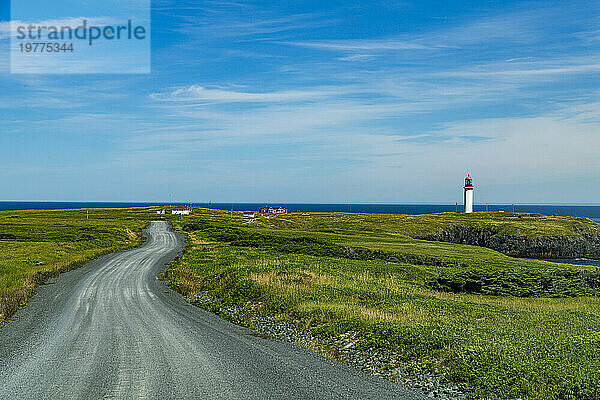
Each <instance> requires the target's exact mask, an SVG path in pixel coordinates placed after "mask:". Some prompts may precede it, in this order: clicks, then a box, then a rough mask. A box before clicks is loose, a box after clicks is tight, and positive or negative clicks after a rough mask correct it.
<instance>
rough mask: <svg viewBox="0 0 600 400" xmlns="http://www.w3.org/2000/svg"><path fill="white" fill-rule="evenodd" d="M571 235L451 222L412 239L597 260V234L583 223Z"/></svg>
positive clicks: (532, 255) (517, 253)
mask: <svg viewBox="0 0 600 400" xmlns="http://www.w3.org/2000/svg"><path fill="white" fill-rule="evenodd" d="M573 233H574V234H573V235H572V236H535V237H527V236H525V235H523V234H520V233H513V234H509V233H506V232H499V231H498V229H497V228H496V227H495V226H489V227H475V226H464V225H454V224H453V225H450V226H448V227H447V228H446V229H444V230H443V231H441V232H440V233H437V234H427V235H422V236H419V235H412V237H414V238H415V239H424V240H434V241H441V242H449V243H458V244H469V245H474V246H482V247H488V248H490V249H493V250H496V251H499V252H501V253H504V254H508V255H510V256H514V257H528V258H581V257H586V258H595V259H600V234H599V233H598V231H593V230H590V229H589V228H588V227H586V226H584V225H580V226H575V228H574V232H573Z"/></svg>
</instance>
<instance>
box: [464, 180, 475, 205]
mask: <svg viewBox="0 0 600 400" xmlns="http://www.w3.org/2000/svg"><path fill="white" fill-rule="evenodd" d="M464 189H465V214H471V213H472V212H473V178H471V175H467V177H466V178H465V188H464Z"/></svg>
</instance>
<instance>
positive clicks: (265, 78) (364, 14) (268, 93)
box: [0, 0, 600, 203]
mask: <svg viewBox="0 0 600 400" xmlns="http://www.w3.org/2000/svg"><path fill="white" fill-rule="evenodd" d="M132 1H133V0H132ZM135 1H138V0H135ZM82 3H83V4H85V2H82ZM0 5H1V6H2V7H0V20H2V21H5V22H4V23H3V24H2V25H0V71H1V72H2V74H1V75H0V156H1V160H2V169H1V170H0V182H1V183H2V187H3V188H4V190H3V191H2V196H1V197H2V199H4V200H80V201H93V200H99V201H100V200H102V201H111V200H114V201H161V200H167V199H168V198H169V194H170V193H172V195H173V198H174V200H177V201H194V202H205V201H209V200H212V201H215V202H220V201H222V202H315V203H319V202H348V201H351V202H354V203H358V202H388V203H409V202H421V203H454V202H455V201H459V202H460V201H461V195H462V193H461V185H462V183H463V179H464V176H465V175H466V173H467V172H468V173H471V175H472V176H473V177H474V179H475V182H474V183H475V185H476V203H482V202H490V203H493V202H496V203H503V202H504V203H513V202H515V203H600V157H598V150H599V149H600V80H599V78H600V53H599V50H600V3H598V2H597V1H594V2H592V1H571V2H569V1H566V2H565V1H561V2H558V1H556V2H548V1H543V2H522V1H477V2H447V1H444V2H442V1H440V2H428V1H398V2H392V1H364V2H360V4H358V5H355V4H350V2H347V1H304V2H303V1H295V2H288V1H255V2H247V1H244V2H228V1H194V2H191V1H189V2H188V1H182V0H178V1H175V0H172V1H171V0H155V1H153V2H152V73H151V74H137V75H132V74H58V75H57V74H37V75H33V74H11V73H9V63H8V48H9V47H8V46H9V39H8V33H7V32H8V23H7V22H6V21H8V20H9V19H10V12H9V11H8V10H9V2H8V1H7V0H0ZM37 11H38V13H39V11H40V10H39V9H38V10H37ZM53 11H56V10H53ZM67 12H68V10H67V11H64V18H69V17H71V18H77V17H82V16H83V15H68V14H67ZM72 12H73V13H75V12H77V13H82V12H83V11H72ZM40 15H41V14H40ZM98 17H110V16H109V15H98ZM39 18H42V17H41V16H39Z"/></svg>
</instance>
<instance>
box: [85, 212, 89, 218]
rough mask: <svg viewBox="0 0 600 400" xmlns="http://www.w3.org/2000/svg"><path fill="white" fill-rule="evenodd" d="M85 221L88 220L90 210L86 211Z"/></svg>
mask: <svg viewBox="0 0 600 400" xmlns="http://www.w3.org/2000/svg"><path fill="white" fill-rule="evenodd" d="M85 219H90V210H86V213H85Z"/></svg>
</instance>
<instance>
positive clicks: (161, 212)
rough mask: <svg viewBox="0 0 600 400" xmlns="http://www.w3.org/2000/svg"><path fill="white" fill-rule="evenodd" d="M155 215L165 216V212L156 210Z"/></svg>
mask: <svg viewBox="0 0 600 400" xmlns="http://www.w3.org/2000/svg"><path fill="white" fill-rule="evenodd" d="M156 213H157V214H158V215H164V214H165V210H158V211H157V212H156Z"/></svg>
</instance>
